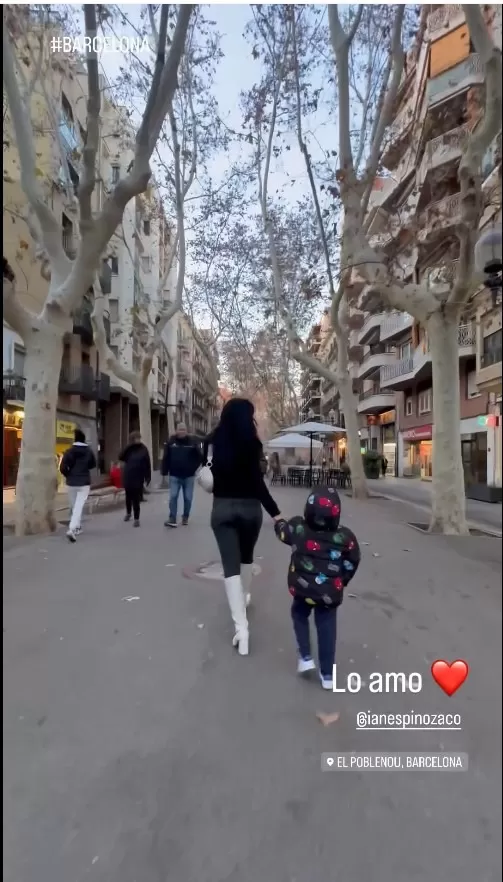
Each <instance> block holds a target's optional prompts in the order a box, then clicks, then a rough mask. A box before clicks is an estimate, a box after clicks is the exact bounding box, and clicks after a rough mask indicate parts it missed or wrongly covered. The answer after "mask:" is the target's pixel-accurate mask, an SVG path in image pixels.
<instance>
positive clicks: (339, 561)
mask: <svg viewBox="0 0 503 882" xmlns="http://www.w3.org/2000/svg"><path fill="white" fill-rule="evenodd" d="M340 515H341V503H340V499H339V494H338V493H337V491H336V490H335V489H334V488H333V487H320V488H318V489H317V490H316V491H315V492H313V493H311V495H310V496H309V497H308V500H307V502H306V507H305V509H304V517H303V518H302V517H295V518H292V519H291V520H290V521H283V520H281V521H278V522H277V523H276V526H275V529H276V534H277V536H278V539H280V540H281V542H284V543H285V545H291V546H292V551H293V553H292V558H291V561H290V568H289V572H288V589H289V591H290V594H292V595H294V596H297V597H301V598H303V599H304V600H306V601H307V602H308V603H309V602H310V603H313V604H324V605H326V606H330V607H336V606H339V604H340V603H342V599H343V591H344V588H345V587H346V585H347V584H348V582H349V581H350V580H351V579H352V578H353V576H354V574H355V572H356V570H357V568H358V565H359V563H360V559H361V554H360V546H359V545H358V540H357V539H356V536H355V535H354V533H353V532H352V531H351V530H350V529H348V527H344V526H339V520H340Z"/></svg>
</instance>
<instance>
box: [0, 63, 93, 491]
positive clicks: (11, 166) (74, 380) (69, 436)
mask: <svg viewBox="0 0 503 882" xmlns="http://www.w3.org/2000/svg"><path fill="white" fill-rule="evenodd" d="M43 77H44V87H45V89H46V90H47V92H48V93H49V95H51V96H52V100H53V105H54V110H55V114H56V116H57V123H58V125H57V127H55V126H47V117H48V111H47V105H46V102H45V99H44V96H43V94H42V89H41V85H40V83H37V84H36V86H35V90H34V95H33V103H32V106H33V121H34V133H35V150H36V156H37V169H36V172H37V177H38V178H39V180H40V183H41V187H42V191H43V193H44V196H45V198H46V199H47V202H48V203H49V204H50V205H51V207H52V209H53V211H54V213H55V215H56V217H59V218H60V219H61V229H62V241H63V246H64V248H65V250H66V252H67V253H68V255H69V256H70V257H71V256H73V255H74V253H75V247H76V235H77V213H76V211H75V208H74V206H73V204H70V203H71V200H69V199H68V198H67V197H66V195H65V188H64V187H63V186H62V181H63V180H65V179H66V175H65V173H64V172H63V168H62V166H63V163H62V159H61V150H63V151H64V152H65V154H66V160H67V162H66V163H65V165H66V167H67V169H68V174H69V176H70V179H71V182H72V185H73V187H74V188H75V190H76V188H77V187H78V182H79V175H78V156H79V155H80V151H81V149H82V143H83V137H84V126H85V117H86V101H85V87H86V75H85V71H84V69H83V67H82V66H81V65H80V64H79V63H78V61H76V60H75V59H74V57H73V56H70V55H67V56H63V57H62V58H61V59H58V60H56V58H55V57H54V58H53V62H52V64H51V66H50V67H48V69H47V70H44V72H43ZM4 129H5V136H4V153H3V159H4V170H3V183H4V204H3V219H4V232H3V253H4V256H5V257H6V258H7V259H8V261H9V263H10V265H11V266H12V268H13V270H14V273H15V275H16V289H17V292H18V296H19V298H20V301H21V302H22V303H23V305H25V306H26V307H27V308H28V309H30V310H32V311H33V312H34V313H39V312H40V310H41V309H42V307H43V304H44V302H45V299H46V296H47V291H48V283H47V281H46V280H45V279H43V278H42V276H41V274H40V264H39V262H38V261H37V259H36V253H35V251H36V249H35V245H34V243H33V242H32V240H31V236H30V234H29V231H28V228H27V225H26V223H25V222H24V221H23V220H22V217H23V216H24V215H25V214H26V213H27V211H28V210H29V209H28V206H27V201H26V198H25V196H24V193H23V190H22V188H21V183H20V164H19V158H18V152H17V148H16V145H15V139H14V137H13V135H12V131H11V125H10V122H9V118H8V113H7V114H6V115H4ZM98 199H99V194H98V193H95V194H94V203H93V208H95V209H97V208H98V201H97V200H98ZM101 275H102V282H103V285H104V287H105V289H106V286H107V284H108V273H107V268H106V267H105V266H104V267H103V270H102V274H101ZM92 296H93V292H92V289H91V290H90V292H89V297H88V298H86V300H85V301H84V303H83V304H82V307H81V309H80V310H79V311H78V312H76V313H75V315H74V321H73V330H72V333H69V334H67V335H66V337H65V340H64V355H63V360H62V368H61V375H60V382H59V395H58V402H57V411H56V447H55V454H56V455H58V456H60V455H61V454H62V452H63V451H64V450H65V449H66V448H67V447H68V446H69V444H70V443H71V442H72V440H73V432H74V429H75V428H76V426H77V425H79V426H80V427H81V428H82V429H83V430H84V431H85V432H86V435H87V437H88V438H89V440H90V442H91V443H92V444H93V446H94V447H95V448H96V447H97V444H98V438H99V410H100V407H101V406H102V405H103V404H105V403H106V402H107V401H108V399H109V395H110V381H109V378H108V376H107V375H106V374H104V373H102V372H101V371H100V367H99V360H98V356H97V352H96V347H95V346H94V341H93V333H92V325H91V319H90V314H91V311H92ZM105 325H106V330H108V321H106V323H105ZM3 342H4V374H3V398H4V405H3V424H4V456H3V482H4V487H9V486H12V485H14V484H15V481H16V477H17V469H18V463H19V454H20V448H21V440H22V432H23V420H24V402H25V376H24V359H25V350H24V345H23V341H22V340H21V339H20V338H18V337H17V335H16V334H14V332H13V331H12V329H10V328H9V327H8V326H7V325H6V323H5V322H4V324H3Z"/></svg>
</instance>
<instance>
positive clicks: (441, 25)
mask: <svg viewBox="0 0 503 882" xmlns="http://www.w3.org/2000/svg"><path fill="white" fill-rule="evenodd" d="M464 18H465V16H464V12H463V6H462V5H461V3H453V4H452V5H451V6H441V7H440V8H439V9H435V10H434V11H433V12H430V14H429V16H428V19H427V26H428V34H429V36H430V38H434V37H443V36H444V34H445V33H447V31H448V30H450V29H451V28H453V27H457V26H458V25H460V24H462V23H463V21H464Z"/></svg>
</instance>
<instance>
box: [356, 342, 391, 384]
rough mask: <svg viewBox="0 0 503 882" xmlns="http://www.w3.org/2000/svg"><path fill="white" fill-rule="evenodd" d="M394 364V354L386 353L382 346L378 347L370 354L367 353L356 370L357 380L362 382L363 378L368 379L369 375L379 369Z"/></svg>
mask: <svg viewBox="0 0 503 882" xmlns="http://www.w3.org/2000/svg"><path fill="white" fill-rule="evenodd" d="M394 362H396V355H395V353H394V352H386V351H385V349H384V346H380V345H378V346H376V347H375V348H374V349H373V350H372V351H371V352H369V353H367V355H366V356H365V358H364V359H363V361H362V363H361V364H360V366H359V368H358V379H359V380H364V379H365V377H370V375H371V374H373V373H374V372H375V371H377V370H379V369H380V368H381V367H385V366H386V365H391V364H393V363H394Z"/></svg>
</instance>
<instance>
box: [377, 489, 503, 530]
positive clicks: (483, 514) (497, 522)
mask: <svg viewBox="0 0 503 882" xmlns="http://www.w3.org/2000/svg"><path fill="white" fill-rule="evenodd" d="M370 486H371V489H372V490H373V491H374V492H376V493H385V494H386V495H389V496H393V497H394V498H396V499H401V500H402V501H404V502H410V503H414V504H417V505H418V506H420V507H421V508H424V509H427V510H428V511H429V509H430V507H431V490H432V486H433V485H432V484H431V483H430V482H429V481H418V480H414V479H411V478H390V477H386V478H384V479H383V478H380V479H379V481H378V482H377V481H372V482H371V485H370ZM501 514H502V507H501V503H497V502H495V503H489V502H478V501H477V500H476V499H467V500H466V516H467V518H468V519H469V521H471V522H472V523H474V524H480V525H481V526H485V527H489V528H490V529H491V530H497V531H499V532H501V520H502V518H501Z"/></svg>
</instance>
